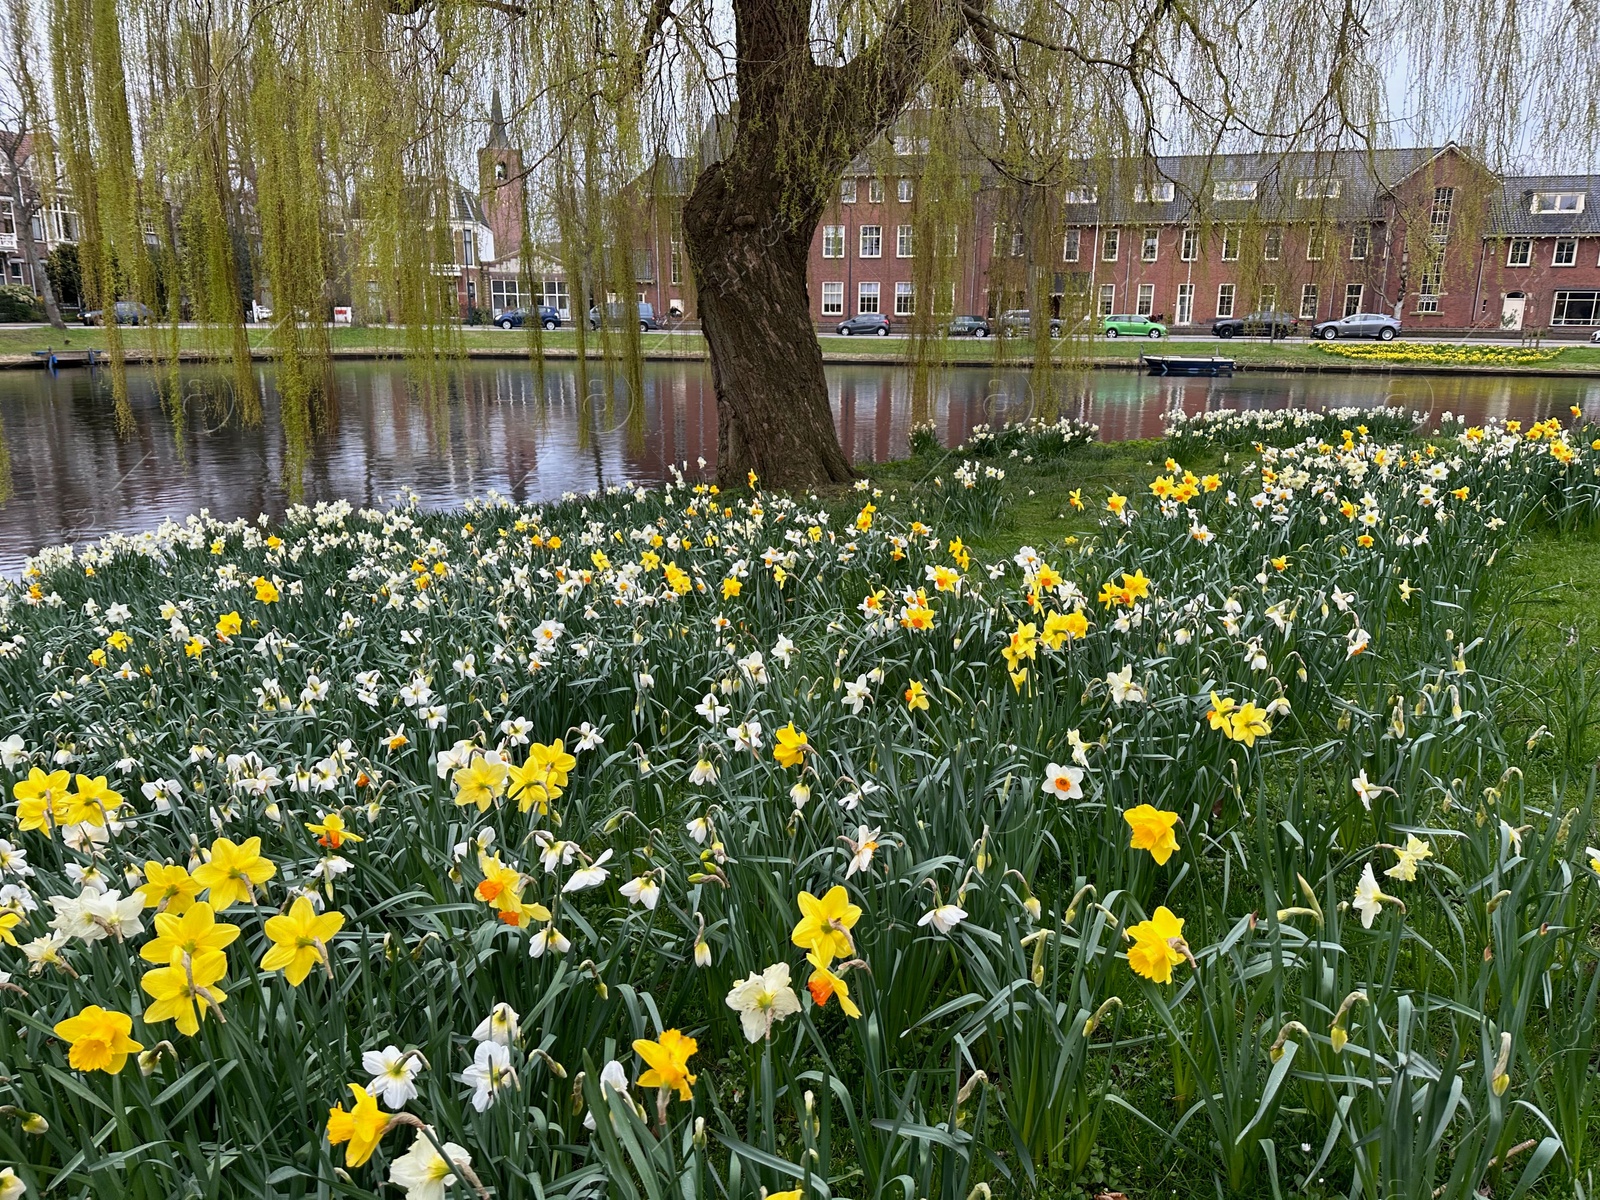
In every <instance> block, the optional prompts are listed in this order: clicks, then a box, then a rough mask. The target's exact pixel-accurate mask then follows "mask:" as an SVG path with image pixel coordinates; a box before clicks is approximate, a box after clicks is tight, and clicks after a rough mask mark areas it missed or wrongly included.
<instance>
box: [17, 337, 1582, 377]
mask: <svg viewBox="0 0 1600 1200" xmlns="http://www.w3.org/2000/svg"><path fill="white" fill-rule="evenodd" d="M451 332H452V333H454V334H457V335H458V336H459V339H460V341H459V347H460V349H461V350H462V351H463V352H465V353H466V354H468V355H485V354H493V355H501V354H504V355H511V356H515V355H520V354H527V353H530V352H531V348H532V346H533V344H534V338H533V334H532V333H531V332H528V331H523V330H511V331H506V330H501V329H493V328H477V327H474V328H464V329H459V330H454V329H453V330H452V331H451ZM123 336H124V344H125V345H126V346H127V348H128V349H129V350H130V351H133V352H140V351H144V350H146V349H147V348H148V347H149V345H150V340H149V336H148V335H147V334H146V333H144V332H142V331H140V330H138V329H125V330H124V332H123ZM328 336H329V344H330V347H331V349H332V350H333V352H334V353H335V354H338V355H372V356H375V357H387V356H391V355H400V354H403V353H405V350H406V331H405V330H403V329H398V328H379V327H373V328H366V327H363V328H351V327H341V328H337V329H330V330H329V331H328ZM538 339H539V345H540V346H542V347H543V349H544V350H545V351H546V352H548V353H550V354H552V355H554V356H566V355H571V354H573V353H575V352H576V349H577V335H576V333H575V332H574V331H573V330H572V329H571V328H570V327H568V328H563V329H559V330H555V331H553V332H550V333H544V332H543V331H539V332H538ZM249 340H250V345H251V347H252V349H254V350H256V351H258V352H260V353H263V354H268V353H270V352H271V333H270V330H267V329H265V328H256V329H251V330H250V331H249ZM818 341H819V342H820V344H821V346H822V352H823V354H824V356H826V357H829V358H834V359H839V360H851V361H854V360H860V359H868V360H874V361H876V360H882V361H885V362H901V361H905V360H906V359H907V357H908V354H909V351H910V346H909V343H908V342H907V341H906V339H904V338H877V337H838V336H837V335H832V334H828V335H823V336H820V337H819V338H818ZM178 343H179V346H180V349H181V350H183V351H185V352H205V351H211V352H213V353H218V352H221V351H222V350H223V349H224V348H225V345H226V343H225V339H222V338H219V337H217V336H216V335H208V334H207V332H206V331H203V330H200V329H193V328H185V329H181V330H179V333H178ZM105 345H106V342H105V330H103V329H99V328H91V327H86V326H82V325H73V326H70V327H69V328H68V329H67V330H66V331H65V332H63V331H61V330H56V329H50V328H48V327H44V328H17V327H0V357H4V356H6V355H19V356H20V355H29V354H32V352H33V351H35V350H43V349H45V348H47V347H50V348H54V349H56V350H87V349H96V350H103V349H105ZM586 347H587V350H588V353H589V354H591V355H597V354H601V353H606V352H609V353H613V354H621V353H623V352H624V344H623V340H622V338H621V337H620V336H618V335H617V334H615V333H609V334H608V336H607V337H605V338H602V337H601V336H600V335H599V334H594V333H591V334H589V335H588V337H587V339H586ZM639 348H640V352H641V353H642V354H643V355H644V356H645V357H647V358H653V359H668V358H690V359H701V358H703V357H704V356H705V353H706V347H705V341H704V339H703V338H702V337H701V336H700V334H699V333H697V332H688V333H665V332H664V333H652V334H645V335H643V336H642V337H641V338H640V339H639ZM1036 348H1037V346H1036V344H1035V343H1034V342H1031V341H1010V340H1002V339H998V338H992V339H987V340H976V339H972V338H955V339H949V340H947V341H946V342H945V343H944V344H943V345H942V347H940V349H939V352H938V354H937V355H936V357H937V358H938V359H939V360H940V361H944V362H947V363H950V364H956V365H974V366H995V367H1007V366H1015V367H1025V366H1027V365H1029V364H1030V363H1031V362H1032V358H1033V353H1034V351H1035V349H1036ZM1050 353H1051V354H1052V356H1053V357H1054V359H1055V361H1056V362H1058V363H1059V364H1060V365H1062V366H1068V367H1070V366H1079V367H1084V366H1119V365H1126V364H1130V363H1132V362H1135V361H1137V359H1138V358H1139V356H1140V354H1142V353H1177V354H1184V355H1199V356H1205V355H1220V356H1223V357H1227V358H1232V359H1233V360H1235V362H1237V363H1239V364H1240V365H1242V366H1246V367H1253V368H1258V369H1270V368H1282V369H1289V370H1326V371H1339V372H1350V371H1359V372H1372V371H1378V372H1382V371H1391V370H1404V371H1408V372H1415V371H1428V370H1430V369H1433V368H1428V367H1418V366H1413V365H1405V366H1401V365H1390V364H1384V363H1365V362H1356V361H1353V360H1349V359H1344V358H1340V357H1338V356H1335V355H1332V354H1329V353H1327V352H1326V351H1324V350H1323V349H1321V348H1320V347H1319V346H1317V345H1315V344H1313V343H1311V342H1309V341H1303V340H1302V341H1291V342H1283V341H1279V342H1268V341H1261V340H1256V339H1241V338H1235V339H1230V340H1227V341H1184V342H1177V343H1172V342H1150V341H1146V340H1144V339H1142V338H1122V339H1119V340H1116V341H1109V340H1106V339H1104V338H1096V339H1094V340H1092V341H1090V340H1084V339H1073V338H1064V339H1061V340H1058V341H1056V342H1053V343H1051V344H1050ZM1519 369H1520V370H1528V369H1530V368H1514V367H1513V368H1506V367H1496V366H1482V367H1455V368H1452V371H1462V370H1470V371H1484V372H1488V373H1490V374H1495V373H1505V372H1507V371H1511V372H1516V371H1517V370H1519ZM1532 369H1534V370H1538V371H1549V370H1554V371H1565V370H1571V371H1578V372H1591V371H1595V370H1600V346H1590V345H1573V346H1565V347H1563V348H1561V349H1560V351H1559V353H1557V355H1556V356H1555V357H1554V358H1552V359H1550V360H1549V361H1548V362H1544V363H1540V364H1538V366H1537V367H1536V368H1532Z"/></svg>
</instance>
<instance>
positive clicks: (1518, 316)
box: [1500, 292, 1528, 333]
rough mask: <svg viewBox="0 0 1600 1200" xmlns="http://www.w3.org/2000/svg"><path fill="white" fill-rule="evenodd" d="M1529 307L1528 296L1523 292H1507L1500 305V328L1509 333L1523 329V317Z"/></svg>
mask: <svg viewBox="0 0 1600 1200" xmlns="http://www.w3.org/2000/svg"><path fill="white" fill-rule="evenodd" d="M1527 309H1528V297H1527V295H1526V294H1525V293H1523V292H1507V293H1506V298H1505V300H1504V301H1503V302H1502V303H1501V307H1500V328H1501V329H1503V330H1505V331H1506V332H1507V333H1518V332H1521V330H1522V317H1523V314H1524V313H1525V312H1527Z"/></svg>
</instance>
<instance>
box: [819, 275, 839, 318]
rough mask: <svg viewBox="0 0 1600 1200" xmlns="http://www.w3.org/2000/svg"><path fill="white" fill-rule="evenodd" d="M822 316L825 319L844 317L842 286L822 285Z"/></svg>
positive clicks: (836, 284) (835, 284)
mask: <svg viewBox="0 0 1600 1200" xmlns="http://www.w3.org/2000/svg"><path fill="white" fill-rule="evenodd" d="M822 315H823V316H825V317H842V316H844V284H842V283H825V284H823V285H822Z"/></svg>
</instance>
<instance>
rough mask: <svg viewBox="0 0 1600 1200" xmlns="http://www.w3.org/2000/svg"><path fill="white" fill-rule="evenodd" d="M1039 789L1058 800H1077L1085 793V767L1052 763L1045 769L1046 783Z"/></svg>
mask: <svg viewBox="0 0 1600 1200" xmlns="http://www.w3.org/2000/svg"><path fill="white" fill-rule="evenodd" d="M1039 790H1040V791H1041V792H1043V793H1044V794H1045V795H1046V796H1054V797H1055V798H1056V799H1057V800H1077V799H1079V798H1080V797H1082V795H1083V768H1082V767H1064V766H1062V765H1061V764H1060V763H1051V764H1050V765H1049V766H1047V767H1046V768H1045V769H1044V783H1043V784H1041V785H1040V787H1039Z"/></svg>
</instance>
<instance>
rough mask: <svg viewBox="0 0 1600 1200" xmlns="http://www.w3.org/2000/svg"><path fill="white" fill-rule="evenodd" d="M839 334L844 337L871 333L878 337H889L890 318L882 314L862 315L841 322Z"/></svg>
mask: <svg viewBox="0 0 1600 1200" xmlns="http://www.w3.org/2000/svg"><path fill="white" fill-rule="evenodd" d="M838 332H839V333H840V334H842V335H843V336H844V337H849V336H850V335H851V334H853V333H871V334H875V335H876V336H878V337H888V336H889V318H888V317H886V316H884V315H883V314H882V313H860V314H858V315H856V316H854V317H851V318H850V319H849V320H846V321H840V322H839V330H838Z"/></svg>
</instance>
